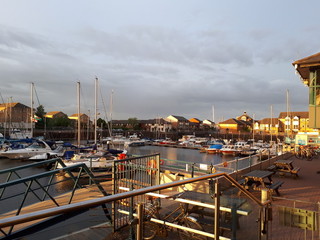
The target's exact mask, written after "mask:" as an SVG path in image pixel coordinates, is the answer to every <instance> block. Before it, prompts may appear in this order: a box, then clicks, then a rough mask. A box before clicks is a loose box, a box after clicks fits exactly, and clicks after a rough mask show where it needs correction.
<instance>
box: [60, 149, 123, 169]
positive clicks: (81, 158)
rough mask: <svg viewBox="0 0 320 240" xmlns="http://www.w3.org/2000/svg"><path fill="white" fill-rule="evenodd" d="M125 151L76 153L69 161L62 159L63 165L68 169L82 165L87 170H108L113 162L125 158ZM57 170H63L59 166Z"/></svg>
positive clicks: (111, 150)
mask: <svg viewBox="0 0 320 240" xmlns="http://www.w3.org/2000/svg"><path fill="white" fill-rule="evenodd" d="M126 153H127V151H126V150H123V151H122V150H114V149H110V150H101V151H98V152H90V153H76V154H74V155H73V157H72V158H71V159H63V163H64V164H65V165H66V166H67V167H69V166H73V165H75V164H79V163H84V164H85V165H86V166H87V167H88V168H90V169H93V170H102V171H103V170H106V169H110V168H111V167H112V165H113V162H114V160H118V159H122V158H124V157H125V156H126ZM58 168H63V167H62V166H61V165H59V166H58Z"/></svg>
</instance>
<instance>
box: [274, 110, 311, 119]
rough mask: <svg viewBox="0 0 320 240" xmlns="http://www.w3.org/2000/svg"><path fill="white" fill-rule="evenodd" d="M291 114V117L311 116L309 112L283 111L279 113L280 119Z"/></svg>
mask: <svg viewBox="0 0 320 240" xmlns="http://www.w3.org/2000/svg"><path fill="white" fill-rule="evenodd" d="M288 115H289V117H295V116H297V117H300V118H309V112H288V113H287V112H281V113H280V114H279V119H284V118H286V117H287V116H288Z"/></svg>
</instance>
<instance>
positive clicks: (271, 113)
mask: <svg viewBox="0 0 320 240" xmlns="http://www.w3.org/2000/svg"><path fill="white" fill-rule="evenodd" d="M270 110H271V118H270V141H272V115H273V113H272V105H271V107H270Z"/></svg>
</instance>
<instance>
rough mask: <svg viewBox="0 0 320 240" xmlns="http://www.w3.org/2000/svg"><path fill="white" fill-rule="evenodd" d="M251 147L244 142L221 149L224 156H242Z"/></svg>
mask: <svg viewBox="0 0 320 240" xmlns="http://www.w3.org/2000/svg"><path fill="white" fill-rule="evenodd" d="M248 149H249V146H248V145H246V144H245V143H244V142H237V143H236V144H231V145H224V146H223V147H222V148H221V149H220V153H221V154H222V155H234V156H237V155H240V153H241V151H244V150H248Z"/></svg>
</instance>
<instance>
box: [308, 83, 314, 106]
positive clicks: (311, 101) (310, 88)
mask: <svg viewBox="0 0 320 240" xmlns="http://www.w3.org/2000/svg"><path fill="white" fill-rule="evenodd" d="M314 95H315V92H314V88H313V87H309V104H310V105H315V101H314V99H315V98H314Z"/></svg>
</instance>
